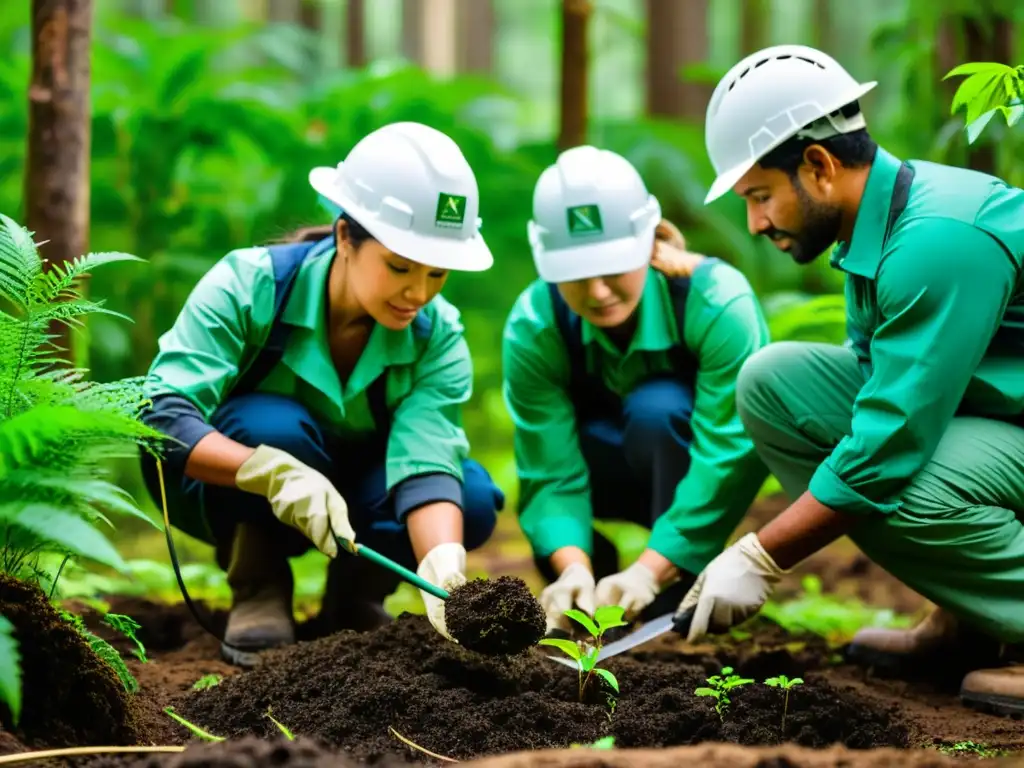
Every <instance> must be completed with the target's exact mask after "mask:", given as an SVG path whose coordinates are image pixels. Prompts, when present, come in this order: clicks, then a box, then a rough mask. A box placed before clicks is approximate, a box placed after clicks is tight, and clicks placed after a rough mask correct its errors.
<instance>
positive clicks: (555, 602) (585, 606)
mask: <svg viewBox="0 0 1024 768" xmlns="http://www.w3.org/2000/svg"><path fill="white" fill-rule="evenodd" d="M540 604H541V607H542V608H543V609H544V613H545V614H547V624H548V627H547V631H548V632H550V631H551V630H552V629H561V630H565V631H566V632H568V631H569V619H568V617H567V616H566V615H565V612H566V611H567V610H569V609H570V608H572V607H573V605H574V604H575V606H576V607H577V608H579V609H580V610H581V611H583V612H584V613H585V614H587V615H589V616H593V615H594V575H593V574H592V573H591V572H590V570H589V569H588V568H587V566H585V565H583V564H582V563H572V564H571V565H570V566H569V567H568V568H566V569H565V570H564V571H562V573H561V575H559V577H558V578H557V579H556V580H555V581H553V582H551V583H550V584H549V585H548V586H546V587H545V588H544V589H543V590H542V591H541V593H540Z"/></svg>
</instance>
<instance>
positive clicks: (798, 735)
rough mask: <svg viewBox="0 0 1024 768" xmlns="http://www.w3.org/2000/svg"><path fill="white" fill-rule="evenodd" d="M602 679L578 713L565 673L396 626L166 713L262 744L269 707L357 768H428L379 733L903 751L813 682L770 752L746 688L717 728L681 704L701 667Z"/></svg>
mask: <svg viewBox="0 0 1024 768" xmlns="http://www.w3.org/2000/svg"><path fill="white" fill-rule="evenodd" d="M603 666H606V667H607V668H608V669H609V670H611V671H612V672H613V673H614V674H615V675H616V677H617V678H618V680H619V684H620V686H621V694H620V697H619V699H618V701H617V702H616V705H615V708H614V711H610V709H609V707H608V706H607V705H606V704H605V703H604V702H601V703H597V704H583V703H580V702H579V682H578V675H577V673H576V672H575V671H574V670H573V669H570V668H567V667H565V666H563V665H561V664H555V663H553V662H550V661H546V660H544V659H543V658H542V657H541V651H540V650H539V649H533V650H531V651H529V652H528V653H524V654H520V655H517V656H501V657H491V656H484V655H481V654H476V653H472V652H470V651H468V650H466V649H465V648H462V647H461V646H459V645H457V644H455V643H450V642H447V641H445V640H444V639H443V638H442V637H440V636H439V635H438V634H437V633H436V632H435V631H434V630H433V629H432V628H431V627H430V625H429V624H428V623H427V622H426V620H425V619H424V618H423V617H420V616H411V615H409V614H404V615H402V616H401V617H400V618H399V619H398V620H397V621H395V622H394V623H393V624H391V625H389V626H386V627H383V628H381V629H379V630H376V631H374V632H372V633H364V634H357V633H354V632H341V633H338V634H337V635H334V636H332V637H328V638H323V639H321V640H316V641H313V642H308V643H300V644H298V645H296V646H293V647H291V648H282V649H277V650H274V651H271V652H269V653H268V654H266V658H265V661H264V663H263V664H261V665H260V666H259V667H257V668H255V669H253V670H251V671H247V672H246V673H245V674H243V675H237V676H235V677H232V678H229V679H226V680H224V682H222V683H221V684H220V685H218V686H216V687H214V688H210V689H207V690H202V691H196V692H192V693H189V694H188V695H187V696H186V697H185V698H184V699H183V700H182V701H181V702H180V703H179V704H178V706H177V711H178V713H179V714H181V715H182V716H184V717H186V718H188V719H189V720H190V721H192V722H193V723H196V724H197V725H199V726H201V727H203V728H205V729H207V730H209V731H211V732H213V733H215V734H218V735H220V736H225V737H228V738H237V737H240V736H243V735H246V734H253V735H257V736H262V737H267V738H271V737H273V736H274V735H275V734H276V733H277V731H276V726H274V724H273V723H272V722H271V721H270V720H269V719H268V718H266V717H264V713H266V711H267V709H268V707H270V708H272V709H273V715H274V717H275V718H276V719H277V720H278V721H280V722H281V723H283V724H284V725H285V726H286V727H288V728H289V729H290V730H291V731H292V732H293V733H295V734H297V735H298V734H301V735H303V736H306V737H309V738H314V739H317V740H319V741H321V742H323V743H325V744H328V745H330V746H332V747H334V748H338V749H340V750H343V751H345V752H347V753H349V754H350V755H351V756H352V757H354V758H356V759H359V760H365V761H368V762H374V761H378V760H381V759H384V758H388V757H392V756H399V757H401V758H403V759H405V760H408V761H412V762H431V759H430V758H427V757H426V756H425V755H423V754H422V753H420V752H416V751H414V750H412V749H410V748H409V747H406V746H405V745H404V744H403V743H402V742H401V741H399V739H398V738H397V737H396V736H395V735H394V734H393V733H392V732H391V729H392V728H393V729H395V730H396V731H397V732H398V733H399V734H401V735H402V736H404V737H405V738H407V739H410V740H412V741H413V742H415V743H417V744H418V745H420V746H421V747H424V748H426V749H428V750H431V751H432V752H436V753H439V754H441V755H445V756H447V757H450V758H453V759H457V760H468V759H471V758H475V757H482V756H487V755H497V754H500V753H507V752H515V751H519V750H526V749H550V748H562V747H569V746H571V745H572V744H589V743H593V742H594V741H596V740H597V739H599V738H601V737H603V736H607V735H614V736H615V737H616V746H617V747H620V748H629V747H661V746H675V745H686V744H695V743H698V742H704V741H719V742H732V743H735V744H744V745H757V744H769V745H771V744H778V743H780V741H782V740H785V741H792V742H795V743H797V744H799V745H803V746H808V747H823V746H828V745H830V744H833V743H839V744H843V745H845V746H847V747H851V748H856V749H864V748H869V747H875V746H891V747H906V746H907V744H908V740H909V739H908V732H907V729H906V727H905V726H904V724H903V723H901V721H900V720H899V719H898V718H897V716H896V714H895V713H894V712H893V711H892V710H890V709H882V708H879V707H878V706H877V705H874V704H872V703H871V702H869V701H867V700H866V699H863V698H861V697H859V696H857V695H855V694H854V693H853V692H852V691H850V690H841V689H837V688H835V687H832V686H830V685H828V684H827V683H825V682H822V681H819V680H816V679H815V678H814V677H813V676H811V677H808V678H807V679H806V682H805V684H804V685H802V686H799V687H797V688H795V689H793V690H792V691H791V692H790V698H789V709H788V713H787V716H786V732H785V734H784V739H783V738H782V737H783V734H781V733H780V725H781V718H782V694H781V692H780V691H778V690H776V689H774V688H768V687H766V686H764V685H761V684H760V682H761V681H760V680H758V684H757V685H749V686H744V687H740V688H736V689H733V690H732V691H731V693H730V695H731V698H732V703H731V706H730V707H729V709H728V711H727V712H726V714H725V715H724V718H722V719H720V718H719V715H718V714H717V713H716V712H715V710H714V707H713V701H712V700H711V699H707V698H701V697H698V696H695V695H694V693H693V691H694V689H695V688H698V687H700V686H702V685H704V684H705V677H706V674H707V673H706V672H705V670H704V669H703V668H701V667H695V666H688V665H680V664H669V663H665V662H657V661H650V662H641V661H637V660H635V659H630V658H628V657H626V658H624V657H622V656H620V657H616V658H614V659H610V660H608V661H607V662H606V663H605V664H604V665H603ZM740 673H742V670H740Z"/></svg>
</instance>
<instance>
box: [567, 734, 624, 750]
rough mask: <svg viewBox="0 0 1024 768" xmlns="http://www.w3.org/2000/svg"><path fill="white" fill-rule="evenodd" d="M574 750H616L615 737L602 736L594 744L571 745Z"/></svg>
mask: <svg viewBox="0 0 1024 768" xmlns="http://www.w3.org/2000/svg"><path fill="white" fill-rule="evenodd" d="M569 746H570V747H571V748H572V749H615V737H614V736H602V737H601V738H600V739H598V740H597V741H595V742H593V743H592V744H570V745H569Z"/></svg>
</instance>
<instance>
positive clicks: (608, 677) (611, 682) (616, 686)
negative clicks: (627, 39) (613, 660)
mask: <svg viewBox="0 0 1024 768" xmlns="http://www.w3.org/2000/svg"><path fill="white" fill-rule="evenodd" d="M594 671H595V672H597V674H599V675H600V676H601V677H603V678H604V679H605V680H607V681H608V685H610V686H611V687H612V689H613V690H614V691H615V692H616V693H618V692H619V681H618V680H616V679H615V675H613V674H612V673H611V672H609V671H608V670H607V669H595V670H594Z"/></svg>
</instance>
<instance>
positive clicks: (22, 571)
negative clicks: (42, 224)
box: [0, 214, 163, 723]
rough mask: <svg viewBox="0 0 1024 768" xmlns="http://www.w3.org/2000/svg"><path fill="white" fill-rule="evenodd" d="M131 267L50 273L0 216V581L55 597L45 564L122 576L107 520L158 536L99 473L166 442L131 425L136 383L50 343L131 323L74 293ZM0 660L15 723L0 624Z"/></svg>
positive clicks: (135, 418)
mask: <svg viewBox="0 0 1024 768" xmlns="http://www.w3.org/2000/svg"><path fill="white" fill-rule="evenodd" d="M127 261H140V259H138V258H137V257H135V256H132V255H130V254H127V253H90V254H86V255H84V256H80V257H78V258H76V259H74V260H72V261H70V262H67V263H64V264H56V263H54V264H49V265H48V266H46V265H44V262H43V260H42V259H41V258H40V255H39V252H38V249H37V247H36V243H35V242H34V241H33V238H32V234H31V233H30V232H28V231H27V230H26V229H25V228H24V227H22V226H20V225H19V224H18V223H17V222H15V221H14V220H13V219H11V218H9V217H8V216H5V215H3V214H0V573H3V574H6V575H9V576H11V577H13V578H16V579H21V580H24V581H27V582H35V583H37V584H38V585H39V586H40V587H41V588H43V589H44V590H47V591H48V592H49V593H50V594H51V595H52V592H53V587H54V586H55V582H56V574H53V575H51V573H50V571H49V570H48V569H47V567H46V565H45V564H46V562H47V560H48V559H50V558H52V559H53V560H54V561H56V562H60V563H61V564H62V565H63V563H64V562H66V561H67V560H68V559H69V558H82V559H85V560H88V561H91V562H94V563H99V564H102V565H106V566H110V567H112V568H114V569H117V570H123V568H124V562H123V560H122V559H121V557H120V555H119V554H118V552H117V550H116V549H115V548H114V546H113V544H112V543H111V542H110V540H109V539H108V538H107V536H106V535H105V533H104V532H103V530H102V528H104V527H113V523H112V522H111V520H110V518H109V517H108V515H111V514H120V515H128V516H131V517H136V518H139V519H142V520H145V521H147V522H149V523H150V524H153V525H156V524H155V523H154V522H153V521H152V520H150V518H149V517H148V516H146V515H145V513H143V512H142V511H141V510H140V509H139V507H138V506H137V505H136V504H135V502H134V500H133V499H132V498H131V497H130V496H129V495H128V494H127V493H126V492H125V491H124V490H123V489H121V488H120V487H118V486H117V485H116V484H115V483H113V482H112V481H111V480H110V478H109V474H108V469H107V466H106V463H107V461H108V460H109V459H112V458H119V457H131V456H135V455H137V452H138V451H139V449H140V447H141V448H144V449H146V450H155V449H156V448H157V447H158V444H159V443H160V442H161V441H162V440H163V437H162V435H160V433H158V432H157V431H155V430H153V429H151V428H149V427H148V426H146V425H144V424H143V423H142V422H141V420H140V418H139V416H140V414H141V411H142V408H143V407H144V405H145V398H144V394H143V389H142V383H143V378H142V377H136V378H129V379H123V380H117V381H112V382H103V383H101V382H96V381H91V380H89V379H88V378H87V376H86V371H85V370H84V369H81V368H76V367H74V366H72V365H70V364H68V363H66V362H64V352H65V351H66V350H63V349H62V348H61V347H60V346H59V345H58V343H57V339H58V338H59V337H58V336H57V334H56V333H55V332H54V331H55V330H57V329H58V328H59V327H60V326H61V325H63V326H70V327H71V328H72V329H76V328H80V327H81V326H82V324H83V322H82V321H83V318H85V317H86V316H87V315H91V314H106V315H114V316H117V317H120V318H124V319H127V318H125V316H124V315H120V314H118V313H115V312H111V311H110V310H108V309H106V308H105V307H104V306H103V302H102V301H95V300H91V299H88V298H86V297H85V296H84V295H83V294H82V292H81V290H80V281H81V278H82V277H84V276H85V275H86V274H88V273H90V272H91V271H92V270H94V269H96V268H97V267H102V266H106V265H108V264H113V263H117V262H127ZM57 573H59V569H58V570H57ZM47 587H48V589H47ZM0 648H2V650H3V651H4V652H3V653H0V700H2V702H3V703H5V704H6V705H7V706H8V708H9V709H10V711H11V714H12V719H13V721H14V722H15V723H17V721H18V717H19V715H20V709H21V682H22V681H21V671H20V659H19V655H18V653H17V645H16V641H15V636H14V634H13V631H12V629H11V627H10V626H9V622H3V621H0ZM108 661H111V659H108Z"/></svg>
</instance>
